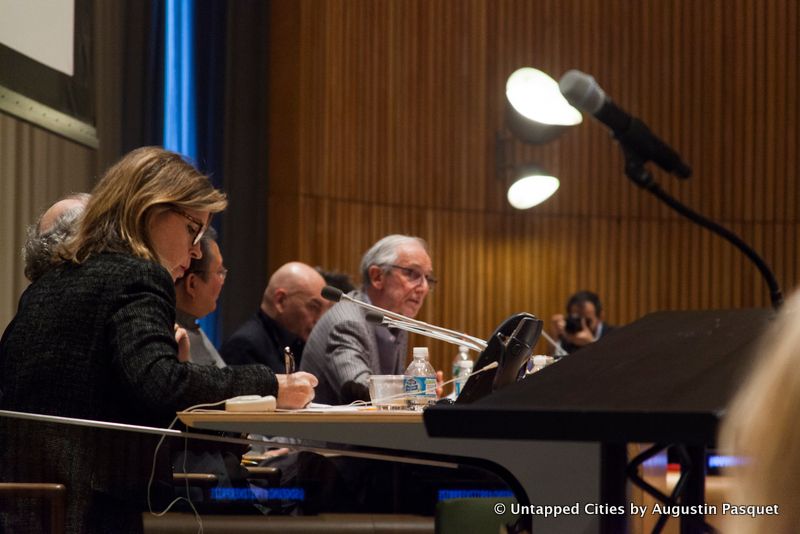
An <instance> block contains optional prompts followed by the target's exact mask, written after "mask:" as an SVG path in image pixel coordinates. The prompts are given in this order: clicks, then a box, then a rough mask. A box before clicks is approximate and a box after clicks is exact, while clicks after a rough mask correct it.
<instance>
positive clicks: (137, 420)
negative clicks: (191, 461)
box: [0, 147, 316, 532]
mask: <svg viewBox="0 0 800 534" xmlns="http://www.w3.org/2000/svg"><path fill="white" fill-rule="evenodd" d="M226 203H227V201H226V199H225V196H224V195H223V194H222V193H221V192H219V191H217V190H216V189H214V188H213V187H212V185H211V183H210V182H209V180H208V178H207V177H205V176H204V175H202V174H201V173H200V172H198V171H197V170H196V169H195V168H194V167H193V166H192V165H190V164H189V163H187V162H186V161H185V160H184V159H183V158H182V157H181V156H179V155H178V154H175V153H173V152H169V151H166V150H164V149H161V148H158V147H145V148H140V149H137V150H134V151H133V152H131V153H129V154H128V155H126V156H124V157H123V158H122V159H121V160H120V161H119V162H118V163H117V164H115V165H114V166H113V167H111V168H110V169H109V170H108V171H107V173H106V174H105V176H104V177H103V178H102V179H101V180H100V182H99V183H98V184H97V186H96V187H95V189H94V191H93V192H92V198H91V200H90V201H89V203H88V205H87V207H86V211H85V214H84V216H83V218H82V220H81V222H80V226H79V228H78V230H77V232H76V234H75V235H74V237H73V238H72V239H71V240H69V241H68V242H66V243H65V244H64V247H63V250H62V256H63V258H64V263H63V264H62V265H60V266H59V267H57V268H55V269H53V270H52V271H50V272H49V273H47V274H45V275H44V276H43V277H42V278H41V279H39V280H38V281H37V282H36V283H35V284H33V285H32V286H30V288H29V289H28V290H27V291H26V295H25V299H24V301H23V303H22V304H21V307H20V309H19V311H18V313H17V315H16V317H15V318H14V321H13V322H12V323H11V324H10V325H9V327H8V331H7V332H6V333H5V336H4V337H5V345H4V346H3V347H2V349H3V352H2V353H0V391H2V392H3V394H2V398H0V407H1V408H2V409H5V410H15V411H24V412H32V413H41V414H50V415H60V416H68V417H77V418H84V419H96V420H104V421H114V422H121V423H132V424H143V425H151V426H166V425H167V424H169V422H170V421H171V420H172V418H173V417H174V415H175V412H176V411H179V410H182V409H184V408H187V407H189V406H191V405H194V404H199V403H207V402H217V401H220V400H223V399H226V398H229V397H233V396H236V395H244V394H258V395H275V396H276V397H277V398H278V404H279V405H280V406H283V407H302V406H304V405H305V404H307V403H308V402H309V401H310V400H311V398H312V397H313V387H314V386H315V385H316V379H315V378H314V377H313V376H312V375H309V374H303V375H300V374H297V375H295V376H294V377H293V379H292V380H291V383H288V382H287V381H286V377H285V376H283V375H277V376H276V375H275V374H273V373H272V371H271V370H270V369H269V368H267V367H265V366H259V365H253V366H241V367H235V368H232V367H227V368H224V369H218V368H215V367H205V366H196V365H193V364H191V363H182V362H180V361H179V358H178V351H179V349H178V343H177V342H176V339H175V332H174V324H175V294H174V280H175V279H176V278H177V277H179V276H181V275H182V274H183V272H184V271H185V270H186V269H187V268H188V266H189V262H190V261H191V258H193V257H199V256H200V254H201V252H200V248H199V245H198V242H199V240H200V238H201V237H202V234H203V232H204V231H205V229H206V227H207V226H208V224H209V220H210V217H211V215H212V214H213V213H217V212H220V211H222V210H223V209H224V208H225V206H226ZM185 349H186V347H184V350H185ZM154 446H155V439H153V438H152V437H147V436H139V435H136V434H130V433H118V432H113V431H107V430H95V429H87V428H82V427H74V426H64V425H54V424H42V423H35V422H28V421H20V420H13V419H5V418H0V479H1V480H3V481H21V482H60V483H63V484H65V485H66V488H67V531H68V532H131V531H133V532H135V531H140V530H141V528H142V524H141V511H142V509H143V503H144V502H145V501H144V497H145V495H144V488H145V487H146V482H147V478H148V476H149V474H150V467H151V464H152V462H153V452H154ZM7 505H8V503H6V504H5V505H4V506H6V508H7V509H6V510H3V509H0V530H2V527H3V526H5V527H7V528H6V531H7V532H34V531H40V530H42V528H41V527H42V526H43V525H42V517H43V515H46V514H43V513H42V512H43V510H42V509H41V505H40V504H39V503H37V502H36V501H33V500H31V501H26V500H17V501H15V503H14V504H13V508H12V509H8V506H7Z"/></svg>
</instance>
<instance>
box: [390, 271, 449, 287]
mask: <svg viewBox="0 0 800 534" xmlns="http://www.w3.org/2000/svg"><path fill="white" fill-rule="evenodd" d="M389 267H391V268H392V269H397V270H399V271H400V272H402V273H403V276H405V277H406V280H408V281H409V282H411V283H412V284H414V285H417V286H418V285H421V284H422V279H423V278H424V279H425V281H427V282H428V289H430V290H431V291H433V288H435V287H436V284H437V283H438V282H439V281H438V280H437V279H436V278H434V277H433V276H431V275H429V274H422V271H419V270H418V269H412V268H411V267H403V266H402V265H394V264H392V265H389Z"/></svg>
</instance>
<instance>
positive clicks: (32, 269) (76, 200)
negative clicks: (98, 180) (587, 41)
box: [22, 193, 91, 282]
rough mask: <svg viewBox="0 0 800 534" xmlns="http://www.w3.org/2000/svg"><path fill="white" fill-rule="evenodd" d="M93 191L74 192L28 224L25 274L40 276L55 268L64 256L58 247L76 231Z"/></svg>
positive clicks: (37, 277)
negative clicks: (60, 254) (59, 253)
mask: <svg viewBox="0 0 800 534" xmlns="http://www.w3.org/2000/svg"><path fill="white" fill-rule="evenodd" d="M89 198H91V195H89V194H88V193H72V194H70V195H67V196H65V197H63V198H61V199H59V200H57V201H56V202H55V203H54V204H53V205H52V206H50V207H49V208H47V210H45V211H44V212H43V213H42V214H41V215H40V216H39V219H38V220H37V221H36V222H35V223H34V224H32V225H30V226H29V227H28V237H27V239H26V240H25V248H23V249H22V255H23V257H24V259H25V277H26V278H27V279H28V280H30V281H31V282H35V281H36V280H38V279H39V278H40V277H41V276H42V275H43V274H44V273H46V272H47V271H49V270H50V269H52V268H53V267H54V266H55V265H57V264H58V263H61V258H60V257H59V255H58V248H59V247H60V246H61V243H63V242H64V241H66V240H67V238H69V237H71V236H72V234H74V233H75V230H76V226H77V222H78V218H79V217H80V216H81V215H83V210H84V209H85V208H86V203H87V202H89Z"/></svg>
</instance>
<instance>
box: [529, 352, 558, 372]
mask: <svg viewBox="0 0 800 534" xmlns="http://www.w3.org/2000/svg"><path fill="white" fill-rule="evenodd" d="M551 363H553V357H552V356H544V355H541V354H539V355H536V356H534V357H533V358H531V359H530V360H529V361H528V370H527V372H526V373H525V374H526V375H532V374H533V373H536V372H538V371H541V370H542V369H544V368H545V367H547V366H548V365H550V364H551Z"/></svg>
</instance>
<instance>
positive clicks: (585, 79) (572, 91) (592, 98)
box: [558, 69, 606, 115]
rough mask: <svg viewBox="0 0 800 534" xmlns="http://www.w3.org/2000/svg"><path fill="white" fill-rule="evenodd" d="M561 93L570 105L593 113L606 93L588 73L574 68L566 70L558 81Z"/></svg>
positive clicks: (600, 104)
mask: <svg viewBox="0 0 800 534" xmlns="http://www.w3.org/2000/svg"><path fill="white" fill-rule="evenodd" d="M558 88H559V89H560V90H561V94H562V95H564V98H566V99H567V102H569V103H570V105H572V106H574V107H576V108H578V109H579V110H581V111H585V112H586V113H590V114H592V115H594V114H595V113H597V112H598V111H600V108H601V107H603V104H604V103H605V101H606V94H605V93H604V92H603V90H602V89H601V88H600V86H599V85H597V82H596V81H595V80H594V78H592V77H591V76H589V75H588V74H586V73H584V72H581V71H579V70H576V69H572V70H569V71H567V72H566V73H565V74H564V75H563V76H562V77H561V81H559V82H558Z"/></svg>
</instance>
